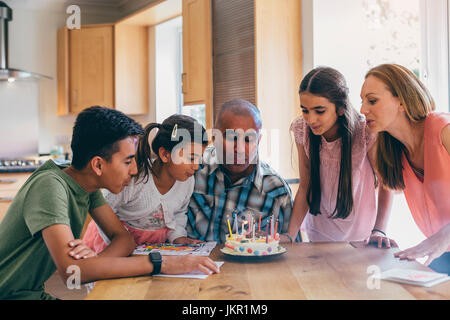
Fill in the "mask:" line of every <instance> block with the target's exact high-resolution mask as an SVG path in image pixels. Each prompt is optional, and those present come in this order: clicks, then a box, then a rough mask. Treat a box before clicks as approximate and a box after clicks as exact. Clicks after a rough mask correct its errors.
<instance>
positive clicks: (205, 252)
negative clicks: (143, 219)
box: [133, 241, 217, 257]
mask: <svg viewBox="0 0 450 320" xmlns="http://www.w3.org/2000/svg"><path fill="white" fill-rule="evenodd" d="M216 244H217V243H216V242H215V241H211V242H203V243H199V244H191V245H184V244H170V243H160V244H143V245H140V246H138V247H136V249H135V250H134V252H133V254H139V255H148V254H150V252H159V253H161V255H163V256H182V255H186V254H192V255H195V256H206V257H207V256H209V254H210V253H211V251H212V250H213V249H214V247H215V246H216Z"/></svg>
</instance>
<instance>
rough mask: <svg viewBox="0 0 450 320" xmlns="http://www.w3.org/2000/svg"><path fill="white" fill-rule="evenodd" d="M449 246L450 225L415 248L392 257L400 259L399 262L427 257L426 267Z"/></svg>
mask: <svg viewBox="0 0 450 320" xmlns="http://www.w3.org/2000/svg"><path fill="white" fill-rule="evenodd" d="M449 245H450V223H449V224H448V225H446V226H445V227H443V228H441V230H439V231H438V232H436V233H435V234H434V235H432V236H431V237H429V238H428V239H425V240H424V241H422V242H421V243H419V244H418V245H417V246H415V247H412V248H409V249H406V250H404V251H400V252H397V253H395V254H394V256H395V257H397V258H400V260H406V259H407V260H415V259H418V258H423V257H425V256H428V259H427V261H425V265H426V266H428V265H429V264H430V263H431V262H432V261H433V260H434V259H436V258H439V257H440V256H441V255H442V254H444V253H445V252H446V251H447V248H448V246H449Z"/></svg>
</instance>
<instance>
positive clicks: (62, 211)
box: [23, 175, 70, 236]
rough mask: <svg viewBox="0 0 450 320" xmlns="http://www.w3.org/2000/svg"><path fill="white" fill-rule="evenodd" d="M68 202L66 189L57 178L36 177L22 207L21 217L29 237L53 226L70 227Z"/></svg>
mask: <svg viewBox="0 0 450 320" xmlns="http://www.w3.org/2000/svg"><path fill="white" fill-rule="evenodd" d="M68 201H69V200H68V197H67V193H66V189H65V188H64V186H63V184H62V182H61V181H60V180H59V179H58V178H57V177H55V176H53V175H45V176H42V177H36V179H35V180H34V181H32V182H31V185H30V186H29V189H28V192H27V195H26V198H25V202H24V206H23V217H24V219H25V224H26V225H27V227H28V229H29V231H30V233H31V235H32V236H34V235H35V234H36V233H37V232H39V231H41V230H43V229H45V228H47V227H49V226H51V225H54V224H66V225H69V226H70V219H69V212H68Z"/></svg>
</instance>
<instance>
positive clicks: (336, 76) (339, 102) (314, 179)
mask: <svg viewBox="0 0 450 320" xmlns="http://www.w3.org/2000/svg"><path fill="white" fill-rule="evenodd" d="M305 92H308V93H310V94H313V95H316V96H320V97H324V98H326V99H328V100H329V101H330V102H331V103H333V104H334V105H335V106H336V113H337V114H338V120H337V121H338V125H339V127H338V134H339V136H340V137H341V141H342V148H341V164H340V172H339V185H338V192H337V199H336V207H335V209H334V211H333V213H332V216H331V218H333V219H338V218H340V219H345V218H347V217H348V216H349V214H350V212H351V211H352V209H353V192H352V139H353V133H354V131H355V127H356V124H357V121H358V119H359V118H360V117H361V116H360V115H359V114H358V112H357V111H356V110H355V109H353V107H352V106H351V104H350V100H349V97H348V92H349V90H348V88H347V84H346V82H345V78H344V76H343V75H342V74H341V73H340V72H339V71H337V70H335V69H333V68H329V67H318V68H315V69H313V70H312V71H310V72H309V73H308V74H307V75H306V76H305V77H304V78H303V80H302V82H301V83H300V89H299V93H305ZM338 111H342V112H343V113H342V115H339V113H338ZM308 132H309V161H310V177H309V185H308V190H307V195H306V199H307V201H308V205H309V212H310V213H311V214H313V215H318V214H320V201H321V186H320V148H321V142H322V139H321V136H316V135H314V134H313V133H312V131H311V128H309V127H308Z"/></svg>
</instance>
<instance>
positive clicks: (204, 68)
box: [182, 0, 213, 128]
mask: <svg viewBox="0 0 450 320" xmlns="http://www.w3.org/2000/svg"><path fill="white" fill-rule="evenodd" d="M212 68H213V66H212V33H211V2H210V1H209V0H183V74H182V82H183V84H182V85H183V95H184V104H185V105H193V104H205V105H206V115H205V116H206V122H207V123H206V125H207V127H209V128H210V127H211V126H212V81H213V79H212Z"/></svg>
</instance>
